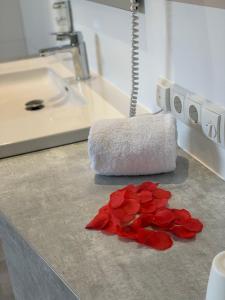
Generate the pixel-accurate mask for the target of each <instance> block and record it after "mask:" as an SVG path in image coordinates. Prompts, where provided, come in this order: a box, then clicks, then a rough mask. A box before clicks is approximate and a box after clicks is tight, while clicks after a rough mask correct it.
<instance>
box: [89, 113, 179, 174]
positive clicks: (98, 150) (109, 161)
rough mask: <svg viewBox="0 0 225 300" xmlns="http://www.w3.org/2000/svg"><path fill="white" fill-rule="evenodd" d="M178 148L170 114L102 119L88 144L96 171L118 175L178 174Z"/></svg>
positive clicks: (174, 127)
mask: <svg viewBox="0 0 225 300" xmlns="http://www.w3.org/2000/svg"><path fill="white" fill-rule="evenodd" d="M176 146H177V145H176V121H175V119H174V118H173V117H172V116H171V115H169V114H159V115H150V114H147V115H142V116H138V117H135V118H130V119H112V120H101V121H98V122H97V123H95V124H94V125H93V127H92V128H91V130H90V134H89V141H88V150H89V157H90V160H91V167H92V169H93V170H94V171H95V172H96V173H97V174H101V175H115V176H120V175H149V174H159V173H166V172H171V171H174V170H175V168H176V158H177V154H176Z"/></svg>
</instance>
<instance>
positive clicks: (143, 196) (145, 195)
mask: <svg viewBox="0 0 225 300" xmlns="http://www.w3.org/2000/svg"><path fill="white" fill-rule="evenodd" d="M138 197H139V200H140V203H146V202H149V201H152V192H150V191H141V192H140V193H139V194H138Z"/></svg>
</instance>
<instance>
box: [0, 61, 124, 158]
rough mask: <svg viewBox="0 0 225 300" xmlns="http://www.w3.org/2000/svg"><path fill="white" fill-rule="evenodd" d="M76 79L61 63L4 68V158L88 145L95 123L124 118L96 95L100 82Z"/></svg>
mask: <svg viewBox="0 0 225 300" xmlns="http://www.w3.org/2000/svg"><path fill="white" fill-rule="evenodd" d="M73 78H74V74H73V72H71V71H69V70H68V69H67V68H66V67H65V66H63V65H62V63H61V62H59V61H58V60H54V61H53V62H52V61H51V62H49V61H48V60H47V58H36V59H30V60H27V61H24V62H23V63H21V62H18V63H17V62H14V63H8V64H7V63H5V64H0V158H3V157H9V156H13V155H18V154H22V153H27V152H31V151H36V150H41V149H45V148H50V147H55V146H60V145H64V144H68V143H74V142H78V141H83V140H86V139H87V137H88V133H89V129H90V126H91V125H92V124H93V122H95V121H97V120H99V119H102V118H116V117H123V116H124V115H123V114H122V113H120V112H119V110H118V109H116V108H115V107H113V105H112V104H110V103H109V102H107V101H106V100H105V99H104V98H103V97H102V96H101V95H100V94H99V93H97V92H96V91H94V90H93V89H92V87H91V86H92V85H96V84H97V82H98V79H97V78H95V77H94V78H92V79H91V80H90V81H87V82H80V83H79V82H75V81H74V80H73ZM93 82H94V83H93ZM97 85H98V84H97ZM103 90H104V91H105V90H106V89H105V87H103Z"/></svg>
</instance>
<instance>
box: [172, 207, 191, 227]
mask: <svg viewBox="0 0 225 300" xmlns="http://www.w3.org/2000/svg"><path fill="white" fill-rule="evenodd" d="M172 211H173V213H174V215H175V224H179V225H182V224H183V223H184V222H187V221H188V220H189V219H191V214H190V212H189V211H187V210H186V209H173V210H172Z"/></svg>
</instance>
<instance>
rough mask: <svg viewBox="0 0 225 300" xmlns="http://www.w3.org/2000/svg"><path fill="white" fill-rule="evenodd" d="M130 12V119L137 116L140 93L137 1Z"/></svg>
mask: <svg viewBox="0 0 225 300" xmlns="http://www.w3.org/2000/svg"><path fill="white" fill-rule="evenodd" d="M130 3H131V6H130V10H131V13H132V55H131V69H132V70H131V72H132V89H131V98H130V118H132V117H135V116H136V110H137V100H138V92H139V16H138V8H139V3H138V2H137V0H130Z"/></svg>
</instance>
